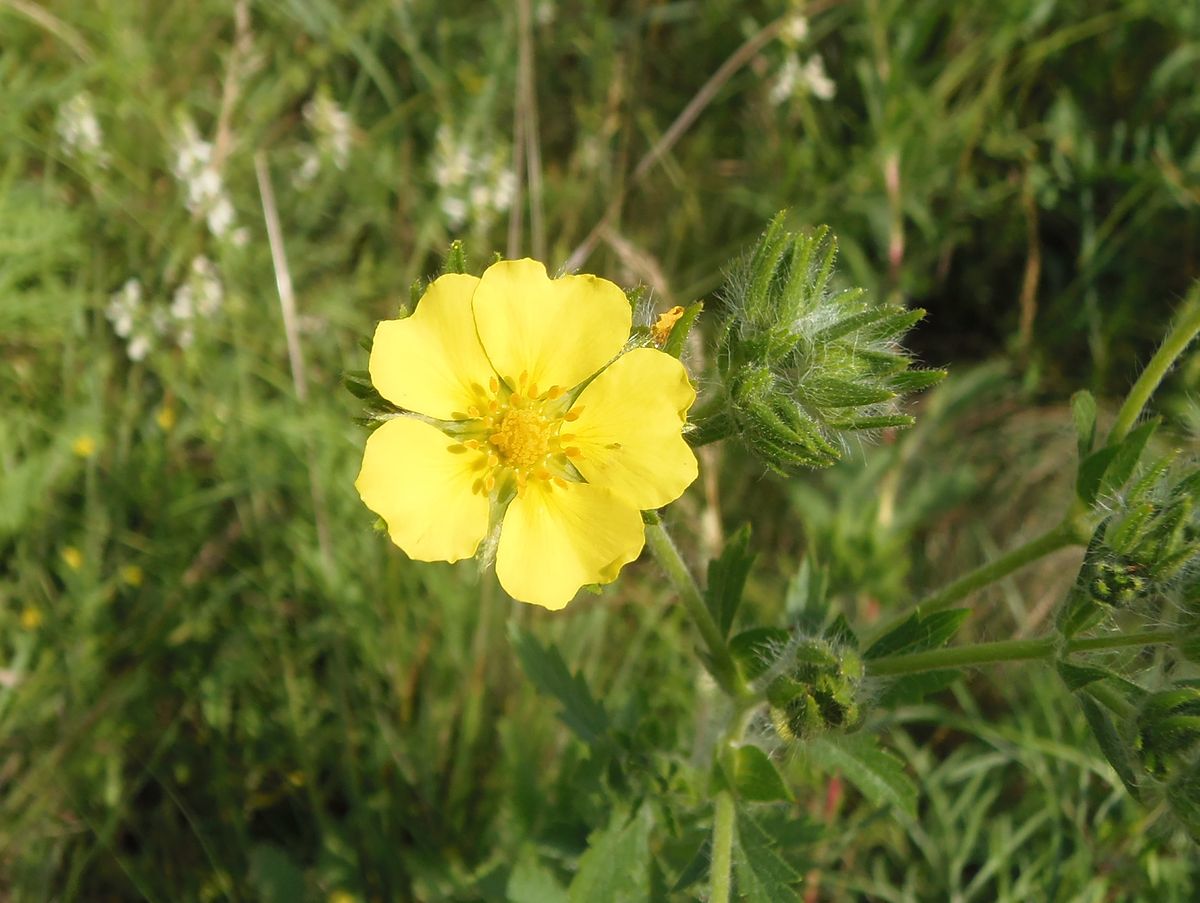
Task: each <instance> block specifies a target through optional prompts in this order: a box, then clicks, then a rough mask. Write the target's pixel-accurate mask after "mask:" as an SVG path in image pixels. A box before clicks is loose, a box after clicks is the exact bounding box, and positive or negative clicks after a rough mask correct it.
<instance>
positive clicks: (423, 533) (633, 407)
mask: <svg viewBox="0 0 1200 903" xmlns="http://www.w3.org/2000/svg"><path fill="white" fill-rule="evenodd" d="M630 325H631V315H630V308H629V302H628V300H627V299H626V297H625V293H624V292H622V291H621V289H620V288H618V287H617V286H616V285H614V284H613V283H611V282H608V281H606V280H604V279H600V278H597V277H595V276H563V277H560V278H558V279H553V280H552V279H550V278H549V277H548V276H547V275H546V268H545V267H544V266H543V265H542V264H540V263H538V262H537V261H534V260H504V261H500V262H499V263H496V264H493V265H492V266H491V267H489V268H488V269H487V271H486V272H484V274H483V276H482V277H481V278H476V277H474V276H463V275H457V274H450V275H446V276H442V277H441V278H439V279H437V280H435V281H434V282H433V283H432V284H431V285H430V286H429V288H428V289H427V290H426V292H425V295H424V297H423V298H422V299H421V302H420V304H419V305H418V306H417V310H416V313H414V314H413V315H412V316H411V317H408V318H407V319H403V320H385V321H383V322H382V323H380V324H379V327H378V328H377V330H376V332H375V342H374V345H373V347H372V350H371V359H370V364H369V368H370V373H371V381H372V383H373V384H374V385H375V388H376V389H377V390H378V391H379V393H380V394H381V395H382V396H383V397H384V398H386V399H388V400H389V401H391V402H392V403H393V404H396V405H398V406H400V407H401V408H404V409H405V410H406V411H411V412H413V413H414V414H415V415H423V416H407V415H405V416H399V417H396V418H395V419H393V420H389V421H388V422H386V423H384V424H383V425H382V426H381V427H379V429H377V430H376V431H375V432H374V433H372V434H371V436H370V438H369V439H368V440H367V447H366V450H365V452H364V454H363V464H362V471H361V472H360V473H359V475H358V480H357V482H356V483H355V486H356V487H357V488H358V492H359V495H361V496H362V499H363V501H364V502H365V503H366V505H367V507H368V508H370V509H371V510H372V511H374V512H375V513H376V514H378V515H379V516H380V517H382V518H383V519H384V521H385V522H386V523H387V526H388V533H389V535H390V536H391V538H392V541H393V542H394V543H395V544H396V545H398V546H399V547H400V548H401V549H403V550H404V551H405V552H406V553H407V554H408V555H409V557H411V558H414V559H417V560H419V561H458V560H459V559H462V558H467V557H470V556H472V555H474V554H475V552H476V550H477V549H478V548H479V544H480V542H481V541H482V540H483V539H484V537H485V536H486V535H487V534H488V533H489V529H490V527H491V526H492V525H493V524H494V523H495V522H496V521H497V520H499V518H500V516H501V514H500V512H503V514H502V516H503V522H502V524H501V526H500V533H499V541H498V543H497V545H496V575H497V577H499V579H500V584H501V585H502V586H503V587H504V589H505V590H506V591H507V592H508V593H509V594H510V595H511V596H513V598H515V599H519V600H521V601H523V602H530V603H533V604H535V605H541V606H543V607H545V608H550V609H559V608H562V607H563V606H565V605H566V604H567V603H568V602H570V601H571V599H572V598H573V597H574V596H575V593H576V592H578V590H579V588H580V587H581V586H583V585H585V584H589V583H609V582H611V581H612V580H614V579H616V576H617V572H618V571H619V570H620V569H621V567H622V566H624V565H625V564H627V563H629V562H630V561H633V560H634V559H635V558H637V557H638V555H639V554H640V553H641V550H642V546H643V544H644V542H645V534H644V527H643V525H642V517H641V513H640V511H641V510H642V509H648V508H658V507H661V506H663V505H665V504H667V503H668V502H671V501H673V500H675V499H676V498H678V497H679V496H680V495H681V494H682V493H683V491H684V489H686V488H687V487H688V485H690V484H691V483H692V481H693V480H695V479H696V457H695V455H693V454H692V451H691V449H690V448H689V447H688V445H687V443H686V442H684V440H683V436H682V428H683V424H684V421H685V418H686V416H687V410H688V408H689V407H691V404H692V402H693V401H694V400H695V398H696V393H695V390H694V389H693V388H692V386H691V383H690V382H688V377H687V373H686V371H685V370H684V369H683V366H682V365H681V364H680V363H679V361H677V360H676V359H675V358H673V357H671V356H670V355H668V354H664V353H663V352H661V351H658V350H655V349H653V348H636V349H634V350H632V351H628V352H626V353H624V354H621V352H622V350H623V348H624V346H625V342H626V339H627V338H628V337H629V329H630ZM618 355H619V356H618ZM614 358H615V359H614ZM593 377H594V378H593Z"/></svg>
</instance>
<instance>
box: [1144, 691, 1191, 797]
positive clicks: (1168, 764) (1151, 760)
mask: <svg viewBox="0 0 1200 903" xmlns="http://www.w3.org/2000/svg"><path fill="white" fill-rule="evenodd" d="M1136 746H1137V750H1138V754H1139V755H1140V756H1141V759H1142V764H1143V765H1144V766H1145V767H1146V770H1147V771H1148V772H1150V773H1151V774H1153V775H1154V776H1155V777H1159V778H1162V777H1165V776H1166V775H1168V774H1170V773H1171V772H1174V771H1177V770H1178V769H1179V767H1180V766H1182V765H1185V764H1186V763H1187V762H1188V761H1189V760H1191V759H1196V758H1197V756H1196V755H1195V753H1197V752H1198V751H1200V681H1185V682H1182V683H1179V684H1176V685H1175V686H1173V687H1171V688H1170V689H1167V690H1161V691H1159V692H1157V693H1153V694H1151V695H1150V696H1148V697H1147V698H1146V700H1145V702H1144V703H1143V705H1142V707H1141V710H1140V711H1139V712H1138V715H1137V740H1136Z"/></svg>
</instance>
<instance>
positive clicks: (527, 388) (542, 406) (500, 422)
mask: <svg viewBox="0 0 1200 903" xmlns="http://www.w3.org/2000/svg"><path fill="white" fill-rule="evenodd" d="M565 394H566V393H565V392H564V391H563V390H562V388H560V387H559V386H551V387H550V388H549V389H547V390H546V391H545V392H542V393H539V392H538V390H537V387H536V386H535V385H533V384H531V383H530V382H529V377H528V375H527V374H524V373H523V374H521V378H520V379H519V380H517V388H516V391H514V392H509V391H508V390H507V389H506V388H502V387H501V385H500V381H499V380H498V379H493V380H492V384H491V396H492V397H491V398H490V399H489V400H488V401H487V402H486V403H485V404H484V405H483V406H480V407H472V408H471V409H470V411H469V413H470V415H471V416H472V417H473V418H475V419H476V420H477V422H478V424H479V427H480V428H481V429H480V432H479V433H477V434H476V435H479V436H480V438H479V439H468V440H466V441H465V442H464V443H463V444H464V445H466V446H467V447H468V448H475V449H479V450H481V451H486V452H487V463H486V465H484V466H483V473H482V475H481V476H480V478H479V479H478V480H477V481H476V484H475V489H476V491H477V492H491V491H492V490H493V489H494V488H495V486H496V483H497V481H498V480H499V479H501V478H505V477H511V478H512V479H513V481H514V482H515V483H516V489H517V492H518V493H520V492H521V491H522V490H523V489H524V488H525V484H526V482H528V481H529V480H530V479H536V480H555V481H557V482H559V483H561V482H562V481H563V478H564V477H567V478H568V479H570V478H572V477H571V473H572V471H571V468H569V467H568V466H567V459H568V458H574V457H578V456H579V454H580V452H579V449H578V448H576V447H574V446H572V445H567V444H566V443H568V442H570V440H571V439H573V438H574V436H572V435H571V434H570V433H564V432H561V430H562V425H563V423H564V422H565V421H571V420H575V419H576V418H577V417H578V416H579V411H578V410H572V411H568V410H566V404H565V402H564V400H563V396H564V395H565Z"/></svg>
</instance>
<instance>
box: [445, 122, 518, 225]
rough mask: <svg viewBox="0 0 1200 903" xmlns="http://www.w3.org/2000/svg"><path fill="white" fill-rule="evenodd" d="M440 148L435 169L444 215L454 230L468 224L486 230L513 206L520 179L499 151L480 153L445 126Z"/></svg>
mask: <svg viewBox="0 0 1200 903" xmlns="http://www.w3.org/2000/svg"><path fill="white" fill-rule="evenodd" d="M436 145H437V146H436V148H435V151H434V154H435V156H434V159H433V162H432V167H431V168H432V172H433V179H434V181H435V182H436V183H437V185H438V187H439V188H440V189H441V199H440V206H441V208H442V213H443V214H444V215H445V217H446V221H447V223H448V224H449V226H450V227H451V228H453V229H457V228H459V227H460V226H462V225H463V224H464V223H466V222H467V221H471V222H474V223H476V224H477V225H478V226H479V228H486V227H487V225H488V224H489V223H490V222H491V221H492V219H493V218H494V217H495V215H496V214H498V213H503V212H504V211H506V210H508V209H509V208H510V207H511V206H512V204H513V200H514V198H515V196H516V188H517V183H516V176H515V175H514V173H513V172H512V169H511V168H510V167H509V165H508V163H507V161H506V160H505V158H504V156H503V155H502V154H501V153H500V152H499V151H496V150H492V151H488V152H485V153H479V152H478V151H477V149H476V148H475V147H473V146H472V145H471V143H470V142H469V141H468V140H467V139H465V138H462V137H456V136H455V135H454V134H453V133H452V132H451V131H450V129H449V127H447V126H446V125H445V124H443V125H441V126H439V128H438V131H437V138H436Z"/></svg>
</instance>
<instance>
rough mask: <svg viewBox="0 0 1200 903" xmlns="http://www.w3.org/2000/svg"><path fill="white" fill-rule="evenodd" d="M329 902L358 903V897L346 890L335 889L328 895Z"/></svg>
mask: <svg viewBox="0 0 1200 903" xmlns="http://www.w3.org/2000/svg"><path fill="white" fill-rule="evenodd" d="M329 903H358V897H356V896H354V894H352V893H350V891H348V890H335V891H334V892H333V893H331V894H330V895H329Z"/></svg>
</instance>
